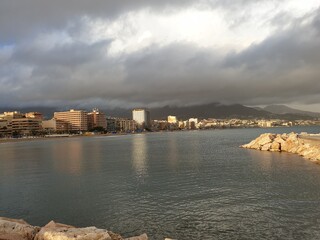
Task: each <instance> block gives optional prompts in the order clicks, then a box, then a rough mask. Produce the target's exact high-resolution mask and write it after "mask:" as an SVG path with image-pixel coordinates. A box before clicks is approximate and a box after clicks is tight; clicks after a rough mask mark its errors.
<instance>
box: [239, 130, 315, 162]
mask: <svg viewBox="0 0 320 240" xmlns="http://www.w3.org/2000/svg"><path fill="white" fill-rule="evenodd" d="M241 147H243V148H248V149H256V150H261V151H270V152H288V153H294V154H299V155H300V156H302V157H304V158H306V159H309V160H311V161H313V162H315V163H318V164H319V163H320V135H319V134H307V133H301V134H297V133H289V134H286V133H284V134H272V133H264V134H262V135H260V136H259V137H258V138H256V139H254V140H252V141H251V142H250V143H248V144H245V145H242V146H241Z"/></svg>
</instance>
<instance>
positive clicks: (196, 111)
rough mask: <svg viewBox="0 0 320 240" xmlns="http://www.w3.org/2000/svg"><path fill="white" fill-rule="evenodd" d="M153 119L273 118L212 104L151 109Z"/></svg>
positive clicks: (255, 111) (241, 109)
mask: <svg viewBox="0 0 320 240" xmlns="http://www.w3.org/2000/svg"><path fill="white" fill-rule="evenodd" d="M150 111H151V115H152V118H154V119H166V118H167V116H168V115H175V116H177V117H178V118H180V119H188V118H192V117H198V118H263V117H268V116H271V115H272V114H270V113H269V112H266V111H259V110H256V109H254V108H250V107H246V106H243V105H240V104H233V105H223V104H220V103H210V104H204V105H198V106H186V107H174V106H165V107H162V108H154V109H150Z"/></svg>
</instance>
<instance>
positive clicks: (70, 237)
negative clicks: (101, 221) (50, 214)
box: [35, 221, 112, 240]
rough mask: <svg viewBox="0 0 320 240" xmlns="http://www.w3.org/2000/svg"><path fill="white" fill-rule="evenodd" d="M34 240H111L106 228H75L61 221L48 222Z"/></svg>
mask: <svg viewBox="0 0 320 240" xmlns="http://www.w3.org/2000/svg"><path fill="white" fill-rule="evenodd" d="M35 240H112V238H111V236H110V235H109V233H108V231H107V230H104V229H98V228H96V227H86V228H76V227H73V226H70V225H65V224H61V223H55V222H54V221H51V222H49V223H48V224H47V225H46V226H44V227H43V228H41V230H40V232H39V233H38V234H37V235H36V237H35Z"/></svg>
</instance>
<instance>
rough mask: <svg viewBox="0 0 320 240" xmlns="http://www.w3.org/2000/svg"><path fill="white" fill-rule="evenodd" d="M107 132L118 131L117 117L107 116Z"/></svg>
mask: <svg viewBox="0 0 320 240" xmlns="http://www.w3.org/2000/svg"><path fill="white" fill-rule="evenodd" d="M106 121H107V132H116V131H118V129H119V128H118V127H117V119H116V118H113V117H107V119H106Z"/></svg>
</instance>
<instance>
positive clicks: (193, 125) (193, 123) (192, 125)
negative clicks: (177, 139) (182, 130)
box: [188, 118, 199, 129]
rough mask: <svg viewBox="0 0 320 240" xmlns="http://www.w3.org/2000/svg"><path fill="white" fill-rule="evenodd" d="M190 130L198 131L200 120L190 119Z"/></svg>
mask: <svg viewBox="0 0 320 240" xmlns="http://www.w3.org/2000/svg"><path fill="white" fill-rule="evenodd" d="M188 128H189V129H197V128H199V125H198V118H190V119H189V121H188Z"/></svg>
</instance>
